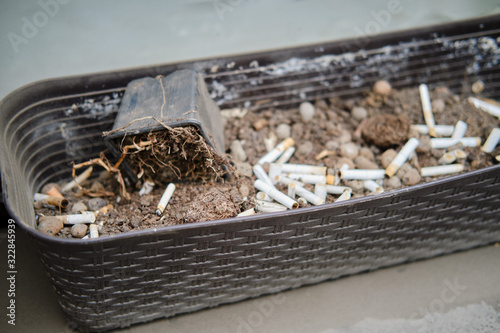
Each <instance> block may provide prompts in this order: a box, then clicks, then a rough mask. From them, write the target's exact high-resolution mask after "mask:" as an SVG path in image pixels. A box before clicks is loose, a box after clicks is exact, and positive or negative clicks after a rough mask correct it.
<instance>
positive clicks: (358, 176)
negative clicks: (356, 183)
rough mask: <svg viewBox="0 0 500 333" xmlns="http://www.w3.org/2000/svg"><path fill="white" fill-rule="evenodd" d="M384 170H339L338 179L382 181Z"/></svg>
mask: <svg viewBox="0 0 500 333" xmlns="http://www.w3.org/2000/svg"><path fill="white" fill-rule="evenodd" d="M384 177H385V170H384V169H348V170H340V178H341V179H347V180H369V179H384Z"/></svg>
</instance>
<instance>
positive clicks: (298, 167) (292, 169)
mask: <svg viewBox="0 0 500 333" xmlns="http://www.w3.org/2000/svg"><path fill="white" fill-rule="evenodd" d="M326 170H327V167H325V166H316V165H307V164H288V163H285V164H283V165H282V169H281V172H282V173H302V174H309V175H322V176H324V175H326Z"/></svg>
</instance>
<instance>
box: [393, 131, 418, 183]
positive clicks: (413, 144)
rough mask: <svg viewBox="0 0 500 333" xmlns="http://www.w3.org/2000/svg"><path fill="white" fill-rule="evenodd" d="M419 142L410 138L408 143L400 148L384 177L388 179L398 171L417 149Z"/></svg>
mask: <svg viewBox="0 0 500 333" xmlns="http://www.w3.org/2000/svg"><path fill="white" fill-rule="evenodd" d="M418 144H419V141H418V140H417V139H415V138H411V139H410V140H408V142H407V143H406V144H405V145H404V146H403V148H401V150H400V151H399V153H398V154H397V155H396V157H395V158H394V160H392V162H391V164H389V166H388V167H387V168H386V169H385V173H386V175H388V176H389V177H392V176H394V174H395V173H396V172H397V171H398V170H399V168H400V167H401V166H402V165H403V164H404V163H405V162H406V161H407V160H408V158H409V157H410V156H411V154H413V152H414V151H415V149H417V147H418Z"/></svg>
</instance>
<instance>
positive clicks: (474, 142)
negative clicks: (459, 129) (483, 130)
mask: <svg viewBox="0 0 500 333" xmlns="http://www.w3.org/2000/svg"><path fill="white" fill-rule="evenodd" d="M457 143H461V144H462V145H463V146H464V147H477V146H479V145H481V138H479V137H465V138H461V139H452V138H433V139H431V147H432V148H434V149H444V148H448V147H451V146H454V145H456V144H457Z"/></svg>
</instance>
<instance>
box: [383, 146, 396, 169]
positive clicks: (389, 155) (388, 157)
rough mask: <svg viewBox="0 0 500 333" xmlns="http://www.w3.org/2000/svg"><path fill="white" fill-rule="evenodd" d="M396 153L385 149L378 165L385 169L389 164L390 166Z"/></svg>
mask: <svg viewBox="0 0 500 333" xmlns="http://www.w3.org/2000/svg"><path fill="white" fill-rule="evenodd" d="M397 154H398V153H397V152H396V151H395V150H394V149H387V150H386V151H384V153H383V154H382V155H381V156H380V163H381V164H382V166H383V167H384V169H386V168H387V167H388V166H389V164H391V162H392V160H394V158H395V157H396V155H397Z"/></svg>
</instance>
